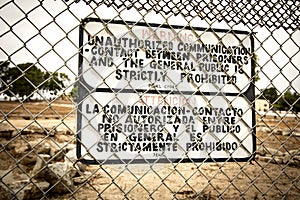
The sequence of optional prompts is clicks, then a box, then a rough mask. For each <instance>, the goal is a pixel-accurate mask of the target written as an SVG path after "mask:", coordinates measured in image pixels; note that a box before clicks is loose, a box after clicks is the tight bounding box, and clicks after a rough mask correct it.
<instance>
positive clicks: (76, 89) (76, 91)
mask: <svg viewBox="0 0 300 200" xmlns="http://www.w3.org/2000/svg"><path fill="white" fill-rule="evenodd" d="M70 95H71V96H72V98H73V99H76V98H77V97H78V86H77V85H75V86H74V87H73V88H72V90H71V92H70Z"/></svg>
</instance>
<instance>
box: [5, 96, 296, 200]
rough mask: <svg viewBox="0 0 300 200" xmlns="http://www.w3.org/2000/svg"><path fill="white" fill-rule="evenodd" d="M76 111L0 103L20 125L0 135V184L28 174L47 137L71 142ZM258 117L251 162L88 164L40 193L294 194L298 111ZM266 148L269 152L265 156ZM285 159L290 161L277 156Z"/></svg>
mask: <svg viewBox="0 0 300 200" xmlns="http://www.w3.org/2000/svg"><path fill="white" fill-rule="evenodd" d="M49 103H50V105H51V106H50V107H49V106H48V105H49ZM75 113H76V108H75V107H74V106H73V104H72V103H71V102H67V101H56V102H26V103H24V104H22V105H20V104H19V103H18V102H0V125H3V124H5V126H9V127H10V128H13V129H16V130H17V129H18V130H20V129H21V130H23V131H21V132H20V131H19V134H17V135H13V136H11V137H0V143H1V150H0V160H1V162H0V172H2V174H0V175H2V177H1V181H2V182H5V181H6V179H9V178H10V177H13V178H14V179H16V178H19V179H20V180H22V179H23V178H26V177H27V178H28V175H30V174H31V172H32V170H33V166H34V165H35V160H30V159H32V156H31V154H35V152H37V151H38V150H39V148H40V147H43V144H44V143H46V142H51V143H54V144H56V145H57V146H59V145H60V144H72V145H75V144H76V137H75V135H76V117H75V116H76V115H75ZM256 121H257V124H256V126H257V127H256V136H257V140H256V142H257V156H256V158H255V159H254V160H253V161H252V162H241V163H236V162H225V163H170V164H157V165H151V167H150V165H135V166H131V165H130V166H124V165H116V166H108V165H105V166H98V165H91V166H86V168H85V169H84V170H82V171H80V172H78V173H79V174H80V176H79V179H81V180H79V181H76V184H75V187H74V188H72V189H70V191H69V192H66V193H64V194H55V193H50V194H47V195H46V197H47V198H48V199H69V198H71V199H74V198H75V199H97V198H99V199H124V198H125V199H126V198H128V199H151V198H153V199H174V198H175V199H218V198H221V199H236V198H244V199H300V165H298V164H299V162H298V160H297V159H298V157H299V154H300V152H299V150H300V137H299V136H297V135H296V134H294V133H299V131H300V126H299V121H300V120H299V116H294V117H290V116H285V117H280V116H277V117H274V116H263V115H257V117H256ZM0 127H1V126H0ZM30 127H31V129H30V130H32V127H37V130H39V131H40V130H41V129H42V130H45V131H46V132H48V133H52V132H53V134H43V133H39V132H35V131H27V132H26V130H27V129H29V128H30ZM49 130H50V131H49ZM52 130H53V131H52ZM25 152H26V153H25ZM291 152H292V153H291ZM268 154H270V155H271V156H269V157H268ZM279 154H280V155H279ZM280 156H283V157H280ZM284 156H285V157H284ZM297 156H298V157H297ZM277 158H278V159H277ZM279 158H281V160H280V159H279ZM284 158H288V159H289V160H285V161H283V160H284ZM73 164H75V163H73ZM5 172H6V173H5ZM0 199H1V198H0Z"/></svg>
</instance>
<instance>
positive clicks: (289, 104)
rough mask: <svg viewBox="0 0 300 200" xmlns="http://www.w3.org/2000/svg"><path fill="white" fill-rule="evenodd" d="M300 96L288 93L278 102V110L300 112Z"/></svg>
mask: <svg viewBox="0 0 300 200" xmlns="http://www.w3.org/2000/svg"><path fill="white" fill-rule="evenodd" d="M299 104H300V95H299V94H298V93H292V92H291V91H286V92H285V93H284V95H283V96H282V97H281V98H280V99H279V100H278V102H277V104H276V109H278V110H292V111H294V112H300V105H299Z"/></svg>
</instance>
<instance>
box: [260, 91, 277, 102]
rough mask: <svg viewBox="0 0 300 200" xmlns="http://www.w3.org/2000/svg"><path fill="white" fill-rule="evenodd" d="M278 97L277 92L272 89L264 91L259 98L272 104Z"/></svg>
mask: <svg viewBox="0 0 300 200" xmlns="http://www.w3.org/2000/svg"><path fill="white" fill-rule="evenodd" d="M278 97H279V96H278V94H277V90H276V88H274V87H271V88H267V89H264V90H263V92H262V96H261V98H263V99H266V100H268V101H269V103H270V104H274V103H275V101H276V100H277V99H278Z"/></svg>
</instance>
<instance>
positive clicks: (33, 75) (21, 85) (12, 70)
mask: <svg viewBox="0 0 300 200" xmlns="http://www.w3.org/2000/svg"><path fill="white" fill-rule="evenodd" d="M67 81H70V79H69V77H68V76H67V74H65V73H58V72H53V73H52V72H48V71H42V70H41V69H39V68H38V67H37V66H36V65H35V64H33V63H22V64H18V65H11V64H10V62H9V61H0V91H1V93H3V94H5V95H7V96H8V97H19V98H21V99H25V98H26V100H30V97H32V96H33V94H34V93H35V92H38V91H45V92H49V93H52V94H55V95H56V94H57V93H58V92H59V91H61V90H63V89H64V88H65V87H66V85H65V84H66V82H67Z"/></svg>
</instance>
